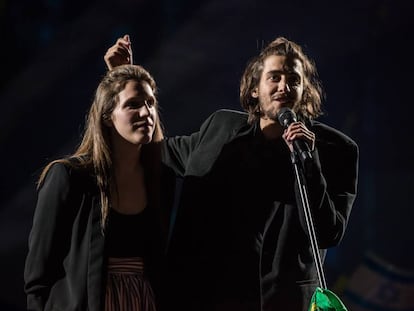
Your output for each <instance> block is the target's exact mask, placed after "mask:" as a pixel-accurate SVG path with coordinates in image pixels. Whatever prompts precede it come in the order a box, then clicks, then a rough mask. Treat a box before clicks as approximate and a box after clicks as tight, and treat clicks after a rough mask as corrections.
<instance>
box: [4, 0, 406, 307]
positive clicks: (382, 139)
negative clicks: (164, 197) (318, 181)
mask: <svg viewBox="0 0 414 311" xmlns="http://www.w3.org/2000/svg"><path fill="white" fill-rule="evenodd" d="M411 3H412V2H411V1H410V0H393V1H391V0H383V1H373V0H372V1H371V0H349V1H328V0H327V1H321V0H318V1H298V0H289V1H276V0H273V1H265V0H204V1H194V0H193V1H191V0H175V1H173V0H141V1H132V0H122V1H97V0H95V1H84V0H82V1H80V0H71V1H69V0H43V1H41V0H31V1H30V0H13V1H11V0H9V1H7V0H2V1H1V0H0V22H1V25H0V31H1V37H0V38H1V41H2V43H1V48H0V51H1V55H0V69H1V71H2V74H1V75H0V104H1V106H0V107H1V110H0V111H1V113H0V144H1V152H0V156H1V163H2V168H1V178H0V180H1V187H0V191H1V195H0V258H1V262H0V263H1V264H0V276H1V279H0V282H1V285H0V287H1V290H0V310H23V309H24V306H25V296H24V293H23V267H24V258H25V254H26V251H27V238H28V234H29V230H30V226H31V220H32V215H33V210H34V204H35V191H34V189H35V181H36V178H37V177H38V174H39V172H40V170H41V168H42V167H43V166H44V165H45V164H46V163H47V162H48V161H49V160H51V159H54V158H56V157H60V156H63V155H66V154H69V153H71V152H72V151H73V150H74V148H75V147H76V145H77V143H78V142H79V136H80V134H81V133H82V129H83V125H84V116H85V113H86V111H87V109H88V107H89V105H90V103H91V100H92V97H93V92H94V90H95V88H96V86H97V84H98V81H99V80H100V78H101V77H102V75H103V74H104V72H105V70H106V68H105V65H104V61H103V55H104V54H105V52H106V49H107V48H108V47H109V46H111V45H112V44H113V43H114V42H115V41H116V39H117V38H118V37H120V36H122V35H123V34H125V33H128V34H130V36H131V39H132V44H133V50H134V60H135V63H140V64H142V65H144V67H146V68H147V69H148V70H149V71H150V72H151V73H152V74H153V75H154V77H155V79H156V81H157V83H158V86H159V89H160V93H159V100H160V104H161V106H162V111H161V114H162V119H163V121H164V124H165V126H166V128H167V135H176V134H189V133H191V132H192V131H195V130H197V128H198V126H199V125H200V124H201V122H202V121H203V120H204V119H205V118H206V117H207V116H208V115H209V114H210V113H212V112H213V111H214V110H216V109H219V108H231V109H240V108H239V107H240V106H239V102H238V86H239V79H240V77H241V74H242V72H243V70H244V67H245V64H246V63H247V61H248V60H249V59H250V57H252V56H254V55H256V54H257V53H258V51H259V49H260V47H261V46H262V45H263V44H266V43H268V42H269V41H271V40H272V39H274V38H275V37H277V36H279V35H282V36H285V37H287V38H289V39H291V40H293V41H296V42H298V43H299V44H301V45H302V46H303V47H304V49H305V52H306V53H308V54H309V55H310V56H311V57H312V58H313V59H314V60H315V62H316V64H317V67H318V70H319V76H320V78H321V80H322V82H323V86H324V89H325V91H326V94H327V98H326V100H325V102H324V110H325V112H326V113H325V115H324V116H323V117H322V118H321V121H324V122H326V123H328V124H330V125H332V126H334V127H336V128H338V129H340V130H342V131H343V132H345V133H346V134H348V135H349V136H351V137H352V138H354V140H355V141H356V142H357V143H358V144H359V146H360V176H359V177H360V179H359V185H358V188H359V189H358V190H359V193H358V197H357V200H356V204H355V207H354V209H353V212H352V214H351V218H350V223H349V226H348V230H347V232H346V236H345V238H344V240H343V242H342V243H341V244H340V245H339V246H338V247H336V248H334V249H331V250H329V252H328V257H327V260H326V264H325V269H326V274H327V278H328V281H329V286H330V287H331V288H334V289H336V290H337V291H338V293H339V294H341V290H342V289H343V288H344V287H346V280H347V279H349V277H350V275H352V273H353V272H354V271H355V269H357V267H358V266H359V265H360V264H361V262H362V260H363V259H364V258H365V256H366V255H367V254H375V256H377V257H378V258H381V260H383V261H384V262H386V263H387V265H388V266H391V267H394V268H395V269H399V270H401V271H405V272H406V273H414V264H413V260H414V251H413V242H414V234H413V233H412V232H413V219H414V208H413V207H414V200H413V192H414V191H413V190H414V178H413V176H414V175H413V174H414V167H413V160H414V153H413V150H414V148H413V140H412V138H411V132H412V115H413V113H414V102H413V100H412V98H413V74H412V72H413V71H412V70H413V50H412V47H411V46H412V44H413V35H412V30H413V29H414V28H413V19H414V15H413V4H411ZM263 42H264V43H263ZM344 280H345V281H344ZM413 299H414V298H413Z"/></svg>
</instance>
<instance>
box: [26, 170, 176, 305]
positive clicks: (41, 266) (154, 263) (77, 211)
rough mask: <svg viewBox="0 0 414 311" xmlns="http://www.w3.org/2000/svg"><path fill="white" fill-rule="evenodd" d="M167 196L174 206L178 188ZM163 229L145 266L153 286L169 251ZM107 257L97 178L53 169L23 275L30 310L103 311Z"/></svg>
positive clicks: (41, 191)
mask: <svg viewBox="0 0 414 311" xmlns="http://www.w3.org/2000/svg"><path fill="white" fill-rule="evenodd" d="M165 176H167V175H165ZM168 178H171V176H169V177H168ZM167 180H168V179H167V177H165V180H164V181H165V184H166V185H169V186H170V187H169V188H171V186H172V185H173V184H174V183H173V180H172V181H170V182H167ZM163 185H164V184H163ZM164 190H165V191H164V192H163V197H164V199H166V200H165V201H163V202H166V201H167V198H168V200H171V199H172V197H171V195H172V190H173V188H172V189H170V191H167V190H168V189H167V188H164ZM169 202H170V201H169ZM162 204H163V203H162ZM165 204H167V203H165ZM158 229H160V228H158ZM158 229H157V228H154V235H157V237H156V238H155V239H154V240H155V241H157V243H156V244H154V249H153V252H152V253H151V254H149V255H148V256H150V259H151V260H150V261H151V262H149V265H146V269H147V268H148V269H149V271H148V273H149V276H150V278H151V281H153V282H159V278H158V274H159V273H158V272H159V271H156V270H159V269H162V258H161V256H162V253H161V252H162V251H163V250H162V249H163V248H164V243H163V241H162V240H160V239H158V233H162V231H161V229H160V231H158V232H157V230H158ZM162 238H163V237H161V239H162ZM158 242H159V243H158ZM120 243H122V241H120ZM105 254H106V249H105V237H104V235H103V233H102V229H101V204H100V194H99V191H98V187H97V185H96V180H95V177H94V175H93V174H92V173H91V172H89V171H88V170H85V169H80V168H74V167H71V166H69V165H66V164H62V163H57V164H54V165H52V167H51V168H50V170H49V171H48V173H47V175H46V178H45V180H44V182H43V184H42V186H41V188H40V189H39V191H38V199H37V204H36V209H35V213H34V217H33V226H32V229H31V232H30V237H29V251H28V254H27V257H26V263H25V272H24V280H25V286H24V288H25V292H26V295H27V309H28V310H39V311H40V310H46V311H47V310H53V311H63V310H66V311H75V310H76V311H85V310H89V311H101V310H103V306H104V297H105V284H106V283H105V280H106V279H105V275H106V268H105V267H106V255H105ZM153 286H154V283H153ZM156 287H157V288H159V286H158V285H157V286H156Z"/></svg>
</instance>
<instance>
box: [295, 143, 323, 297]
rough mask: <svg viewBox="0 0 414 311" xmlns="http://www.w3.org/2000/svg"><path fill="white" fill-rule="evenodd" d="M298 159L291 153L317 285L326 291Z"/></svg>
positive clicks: (302, 164) (302, 163)
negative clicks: (316, 275)
mask: <svg viewBox="0 0 414 311" xmlns="http://www.w3.org/2000/svg"><path fill="white" fill-rule="evenodd" d="M298 158H299V156H298V154H297V153H296V152H295V151H293V152H292V153H291V160H292V164H293V167H294V169H295V175H296V180H297V182H298V188H299V193H300V198H301V202H302V206H303V210H304V214H305V220H306V226H307V229H308V233H309V238H310V242H311V247H312V253H313V259H314V261H315V265H316V272H317V274H318V279H319V285H320V287H321V288H322V289H327V286H326V280H325V275H324V273H323V267H322V260H321V257H320V254H319V246H318V240H317V238H316V234H315V227H314V225H313V219H312V213H311V210H310V206H309V201H308V195H307V189H306V182H305V178H304V175H305V172H304V170H305V169H306V163H305V161H303V162H301V161H300V160H298Z"/></svg>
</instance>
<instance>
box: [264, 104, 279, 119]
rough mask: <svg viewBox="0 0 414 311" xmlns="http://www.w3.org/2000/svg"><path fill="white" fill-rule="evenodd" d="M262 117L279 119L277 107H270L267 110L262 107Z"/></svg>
mask: <svg viewBox="0 0 414 311" xmlns="http://www.w3.org/2000/svg"><path fill="white" fill-rule="evenodd" d="M262 118H264V119H270V120H274V121H277V108H276V107H270V108H267V110H263V107H262Z"/></svg>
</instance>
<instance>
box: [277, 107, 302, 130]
mask: <svg viewBox="0 0 414 311" xmlns="http://www.w3.org/2000/svg"><path fill="white" fill-rule="evenodd" d="M277 119H278V121H279V123H280V125H281V126H283V127H284V128H287V127H288V126H289V125H290V124H291V123H293V122H296V121H297V119H296V114H295V113H294V112H293V110H292V109H290V108H288V107H282V108H280V109H279V111H278V113H277Z"/></svg>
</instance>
